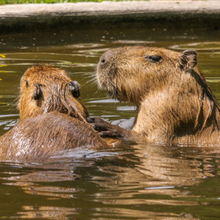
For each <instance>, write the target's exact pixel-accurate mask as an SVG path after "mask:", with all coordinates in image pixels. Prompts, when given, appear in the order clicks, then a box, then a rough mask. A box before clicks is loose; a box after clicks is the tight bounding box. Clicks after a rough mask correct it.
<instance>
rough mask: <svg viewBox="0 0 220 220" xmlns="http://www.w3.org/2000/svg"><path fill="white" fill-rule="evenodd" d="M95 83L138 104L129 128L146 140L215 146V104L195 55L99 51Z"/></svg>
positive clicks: (140, 49)
mask: <svg viewBox="0 0 220 220" xmlns="http://www.w3.org/2000/svg"><path fill="white" fill-rule="evenodd" d="M97 81H98V84H99V86H100V87H101V88H103V89H107V90H108V92H109V94H110V95H111V96H112V97H113V98H117V99H119V100H120V101H130V102H132V103H134V104H135V105H136V106H137V108H138V114H137V118H136V122H135V125H134V127H133V129H132V131H135V132H137V133H139V134H141V135H143V136H144V137H146V138H147V139H148V140H150V141H154V142H160V143H176V144H183V145H184V144H185V145H191V144H192V145H199V146H207V145H209V146H210V145H219V144H220V138H219V134H220V132H219V129H220V112H219V107H218V103H217V101H216V99H215V97H214V95H213V93H212V91H211V89H210V88H209V87H208V85H207V83H206V80H205V77H204V76H203V74H202V73H201V72H200V71H199V69H198V67H197V53H196V52H195V51H193V50H186V51H183V52H182V53H179V52H175V51H172V50H167V49H163V48H155V47H144V46H127V47H120V48H115V49H111V50H109V51H107V52H105V53H104V54H103V55H102V56H101V58H100V61H99V64H98V67H97Z"/></svg>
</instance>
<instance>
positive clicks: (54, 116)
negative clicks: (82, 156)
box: [0, 112, 107, 162]
mask: <svg viewBox="0 0 220 220" xmlns="http://www.w3.org/2000/svg"><path fill="white" fill-rule="evenodd" d="M106 146H107V144H106V143H105V141H104V140H103V139H102V138H101V137H100V136H99V135H98V133H97V132H95V131H94V130H93V129H92V127H90V126H89V125H88V124H85V122H84V121H81V120H79V119H78V118H74V117H70V116H68V115H66V114H63V113H59V112H50V113H47V114H42V115H39V116H36V117H31V118H26V119H24V120H22V121H21V122H19V123H18V124H17V125H16V126H15V127H13V128H12V129H11V130H10V131H8V132H7V133H6V134H4V135H3V136H2V137H1V138H0V160H10V161H30V162H33V161H43V160H46V159H48V158H50V157H51V156H54V155H56V153H58V152H61V151H63V150H67V149H73V148H77V147H86V148H92V149H100V148H105V147H106Z"/></svg>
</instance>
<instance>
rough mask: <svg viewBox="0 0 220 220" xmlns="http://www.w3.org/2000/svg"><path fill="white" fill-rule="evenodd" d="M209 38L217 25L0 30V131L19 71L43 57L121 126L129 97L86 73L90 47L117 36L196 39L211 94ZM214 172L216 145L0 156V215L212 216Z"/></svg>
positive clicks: (8, 122)
mask: <svg viewBox="0 0 220 220" xmlns="http://www.w3.org/2000/svg"><path fill="white" fill-rule="evenodd" d="M161 33H162V34H161ZM219 39H220V38H219V33H213V34H212V35H211V36H210V35H208V34H206V35H204V33H203V32H202V34H201V33H199V34H197V33H193V32H184V33H171V32H170V33H167V32H166V30H160V31H158V32H157V31H155V30H152V31H151V32H147V31H145V30H139V31H138V34H137V33H136V34H135V33H129V32H126V31H120V32H112V33H111V32H97V33H95V34H94V35H92V36H91V35H90V34H89V33H81V34H80V33H77V34H76V33H70V32H66V33H47V34H45V35H34V34H32V35H13V36H1V37H0V46H1V55H0V134H1V135H2V134H4V133H5V132H7V130H9V129H10V128H11V127H12V126H14V125H15V124H16V123H17V122H18V119H19V115H18V110H17V109H16V102H17V97H18V92H19V80H20V77H21V76H22V74H23V73H24V71H25V70H26V69H27V68H28V67H30V66H32V65H34V64H44V63H50V64H53V65H55V66H57V67H61V68H64V69H65V70H67V71H68V72H69V75H70V77H71V78H72V79H73V80H77V81H78V82H79V83H80V84H81V88H82V90H81V94H82V99H83V101H84V103H85V104H86V106H87V107H88V110H89V112H90V114H91V115H92V116H99V117H102V118H105V119H106V120H108V121H111V122H112V123H114V124H120V125H121V126H123V127H126V128H131V126H132V123H133V120H134V116H135V107H134V106H132V104H129V103H119V102H117V101H115V100H109V99H108V97H107V96H106V92H104V91H100V90H98V89H97V85H96V84H95V82H94V80H93V78H94V77H93V76H94V73H95V69H96V64H97V62H98V60H99V57H100V55H101V54H102V53H103V52H104V51H106V50H107V49H109V48H113V47H117V46H123V45H127V44H130V45H136V44H139V43H141V44H144V45H147V46H159V47H165V48H171V49H175V50H178V51H182V50H184V49H188V48H194V49H197V51H198V54H199V55H198V60H199V67H200V69H201V70H202V72H203V73H204V74H205V76H206V78H207V80H208V84H209V85H210V87H211V88H212V90H213V92H214V93H215V95H216V96H217V99H218V100H219V99H220V62H219V60H220V41H219ZM219 182H220V152H219V149H212V148H209V149H202V148H195V147H188V148H181V147H176V146H172V147H171V146H163V145H157V144H153V143H146V144H142V145H132V144H125V145H124V146H122V147H120V148H115V149H113V150H112V151H111V152H95V151H88V150H87V149H80V150H71V151H68V152H66V155H65V157H59V155H58V156H56V157H54V158H53V159H52V160H51V161H49V162H48V163H45V164H24V163H0V218H2V219H9V218H15V219H18V218H26V219H32V218H33V219H135V220H136V219H160V220H161V219H162V220H163V219H173V220H175V219H181V218H186V219H219V216H220V208H219V207H220V188H219Z"/></svg>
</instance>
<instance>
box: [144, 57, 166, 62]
mask: <svg viewBox="0 0 220 220" xmlns="http://www.w3.org/2000/svg"><path fill="white" fill-rule="evenodd" d="M145 59H146V60H148V61H150V62H152V63H158V62H159V61H160V60H161V59H162V57H160V56H157V55H153V56H146V57H145Z"/></svg>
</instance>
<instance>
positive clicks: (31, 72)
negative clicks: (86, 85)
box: [18, 66, 88, 120]
mask: <svg viewBox="0 0 220 220" xmlns="http://www.w3.org/2000/svg"><path fill="white" fill-rule="evenodd" d="M79 96H80V87H79V84H78V83H77V82H76V81H72V80H71V79H70V78H69V77H68V76H67V75H66V73H65V71H64V70H61V69H59V68H55V67H51V66H33V67H31V68H29V69H28V70H27V71H26V72H25V73H24V75H23V77H22V78H21V82H20V99H19V103H18V108H19V111H20V120H23V119H25V118H29V117H35V116H38V115H41V114H44V113H48V112H52V111H58V112H61V113H65V114H68V115H71V116H74V117H79V118H80V117H84V118H85V117H87V116H88V113H87V109H86V107H85V106H84V105H83V103H82V102H81V101H80V98H79Z"/></svg>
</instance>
